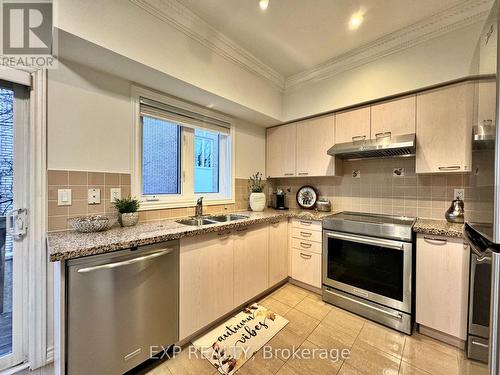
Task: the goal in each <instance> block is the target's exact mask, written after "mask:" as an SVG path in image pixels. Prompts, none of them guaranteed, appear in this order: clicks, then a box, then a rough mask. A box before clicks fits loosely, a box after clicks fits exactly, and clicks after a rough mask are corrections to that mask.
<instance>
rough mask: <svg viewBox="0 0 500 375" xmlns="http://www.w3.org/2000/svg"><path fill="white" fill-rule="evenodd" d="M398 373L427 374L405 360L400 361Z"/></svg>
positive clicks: (427, 374)
mask: <svg viewBox="0 0 500 375" xmlns="http://www.w3.org/2000/svg"><path fill="white" fill-rule="evenodd" d="M399 374H400V375H429V373H428V372H427V371H424V370H421V369H419V368H418V367H415V366H412V365H410V364H409V363H406V362H405V361H401V366H400V367H399Z"/></svg>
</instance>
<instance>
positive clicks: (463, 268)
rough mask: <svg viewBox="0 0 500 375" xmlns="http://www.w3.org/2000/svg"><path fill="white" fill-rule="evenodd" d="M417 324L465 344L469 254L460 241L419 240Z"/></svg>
mask: <svg viewBox="0 0 500 375" xmlns="http://www.w3.org/2000/svg"><path fill="white" fill-rule="evenodd" d="M416 252H417V261H416V262H417V266H416V279H417V280H416V284H417V285H416V321H417V323H419V324H421V325H423V326H425V327H428V328H432V329H434V330H436V331H439V332H442V333H445V334H447V335H450V336H453V337H455V338H458V339H460V340H466V335H467V306H468V291H469V260H470V250H469V247H468V245H466V244H464V240H463V239H461V238H447V237H440V236H434V235H427V234H418V236H417V249H416Z"/></svg>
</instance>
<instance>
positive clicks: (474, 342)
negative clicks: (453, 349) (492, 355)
mask: <svg viewBox="0 0 500 375" xmlns="http://www.w3.org/2000/svg"><path fill="white" fill-rule="evenodd" d="M470 343H471V344H472V345H477V346H480V347H482V348H488V347H489V345H487V344H483V343H482V342H479V341H476V340H471V341H470Z"/></svg>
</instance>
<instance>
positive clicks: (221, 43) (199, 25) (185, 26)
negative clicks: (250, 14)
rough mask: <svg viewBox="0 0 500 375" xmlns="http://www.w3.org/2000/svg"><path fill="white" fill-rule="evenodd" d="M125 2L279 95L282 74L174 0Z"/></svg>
mask: <svg viewBox="0 0 500 375" xmlns="http://www.w3.org/2000/svg"><path fill="white" fill-rule="evenodd" d="M129 1H130V2H132V3H133V4H135V5H137V6H139V7H141V8H142V9H144V10H145V11H147V12H148V13H150V14H151V15H153V16H155V17H157V18H159V19H160V20H162V21H164V22H166V23H168V24H169V25H170V26H172V27H174V28H176V29H177V30H179V31H180V32H182V33H183V34H185V35H186V36H188V37H190V38H192V39H194V40H196V41H198V42H199V43H201V44H202V45H203V46H205V47H206V48H208V49H210V50H211V51H213V52H215V53H217V54H218V55H220V56H222V57H224V58H226V59H228V60H230V61H232V62H234V63H236V64H238V65H239V66H240V67H242V68H243V69H245V70H247V71H249V72H251V73H253V74H256V75H257V76H259V77H260V78H262V79H265V80H267V81H269V82H270V83H271V84H273V85H274V86H275V87H277V88H278V89H279V90H280V91H283V89H284V87H285V77H284V76H283V75H282V74H280V73H278V72H277V71H276V70H274V69H273V68H271V67H270V66H268V65H266V64H265V63H263V62H262V61H261V60H259V59H258V58H257V57H255V56H254V55H252V54H251V53H250V52H248V51H247V50H245V49H244V48H242V47H240V46H239V45H237V44H236V43H235V42H234V41H232V40H231V39H229V38H228V37H227V36H226V35H224V34H223V33H221V32H220V31H218V30H217V29H215V28H214V27H212V26H210V25H209V24H208V23H207V22H206V21H204V20H203V19H202V18H200V17H198V16H197V15H196V14H194V13H193V12H192V11H191V10H189V9H188V8H186V7H185V6H184V5H182V4H181V3H179V2H178V1H177V0H129Z"/></svg>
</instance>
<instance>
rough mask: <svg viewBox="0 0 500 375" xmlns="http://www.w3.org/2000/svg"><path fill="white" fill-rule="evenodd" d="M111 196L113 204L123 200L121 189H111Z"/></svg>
mask: <svg viewBox="0 0 500 375" xmlns="http://www.w3.org/2000/svg"><path fill="white" fill-rule="evenodd" d="M109 192H110V194H109V196H110V197H111V202H114V201H115V200H117V199H121V198H122V189H120V188H111V189H110V191H109Z"/></svg>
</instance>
